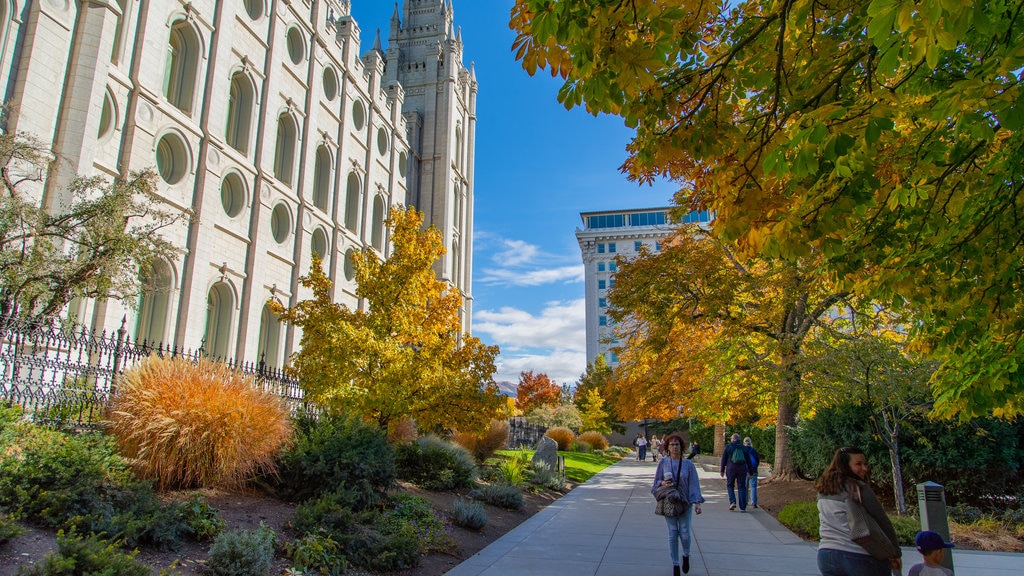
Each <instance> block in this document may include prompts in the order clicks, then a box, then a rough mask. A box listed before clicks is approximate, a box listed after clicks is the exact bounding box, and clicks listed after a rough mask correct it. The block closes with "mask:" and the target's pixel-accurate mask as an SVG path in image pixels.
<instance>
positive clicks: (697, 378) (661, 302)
mask: <svg viewBox="0 0 1024 576" xmlns="http://www.w3.org/2000/svg"><path fill="white" fill-rule="evenodd" d="M662 245H663V249H662V250H661V251H660V252H658V253H657V254H652V253H651V252H650V251H648V250H644V249H642V250H641V253H640V255H639V256H638V257H637V258H634V259H632V260H630V261H625V260H623V261H621V262H620V263H619V272H618V273H617V275H616V284H615V287H614V288H612V289H611V290H610V292H609V301H610V308H609V315H610V316H611V317H612V318H613V319H614V321H615V322H616V324H618V325H620V326H621V328H620V330H619V334H620V338H621V339H623V341H624V342H625V343H624V345H623V347H622V351H621V354H620V363H619V366H618V369H617V370H616V371H615V374H614V377H613V379H612V382H613V386H615V387H617V388H618V395H617V402H618V403H619V405H618V406H617V410H618V411H619V412H620V413H623V412H625V413H626V414H627V415H629V416H630V417H637V416H640V415H646V416H648V417H660V418H672V417H677V416H679V415H680V411H682V412H683V413H684V414H686V415H689V416H697V417H702V419H704V420H708V421H712V422H728V421H736V420H739V419H743V420H749V419H750V418H751V416H753V417H755V418H756V419H759V420H762V421H764V422H766V423H767V422H768V421H772V420H774V423H775V425H776V437H775V463H774V466H773V469H772V470H773V472H772V476H773V478H781V479H790V478H794V477H795V476H796V471H795V468H794V466H793V463H792V456H791V452H790V449H789V435H788V431H789V428H790V427H792V426H794V425H795V424H796V418H797V415H798V413H799V410H800V407H801V401H802V398H803V396H804V395H805V394H806V390H805V387H804V386H803V383H802V380H801V376H802V374H801V367H800V364H801V362H802V360H803V357H804V352H805V351H804V343H805V341H806V340H807V338H808V336H809V335H810V334H811V332H812V330H814V329H815V327H816V326H817V324H818V322H819V320H820V319H821V318H822V316H823V315H825V314H826V312H828V311H829V310H831V309H832V308H833V307H835V306H836V305H837V304H838V303H839V302H842V301H844V299H845V298H846V297H847V294H845V293H842V292H833V291H831V290H830V289H829V286H828V285H822V283H820V282H818V281H817V279H816V278H814V277H813V276H811V277H808V276H805V275H804V274H803V273H802V270H801V269H800V268H799V267H798V266H796V265H793V264H789V263H785V262H781V261H760V260H749V261H747V262H744V263H741V262H739V261H738V260H737V259H736V258H734V257H732V255H731V253H730V252H729V250H728V249H727V248H726V247H725V246H723V245H722V244H721V243H719V242H717V241H716V240H714V239H713V238H710V237H707V236H704V235H703V234H702V233H700V232H699V231H698V230H695V229H692V228H685V227H684V228H681V229H680V230H678V231H677V232H676V233H674V234H673V235H672V236H671V237H670V238H669V239H667V240H666V241H665V242H663V244H662ZM630 406H632V407H633V410H635V411H634V412H629V411H628V408H627V407H630Z"/></svg>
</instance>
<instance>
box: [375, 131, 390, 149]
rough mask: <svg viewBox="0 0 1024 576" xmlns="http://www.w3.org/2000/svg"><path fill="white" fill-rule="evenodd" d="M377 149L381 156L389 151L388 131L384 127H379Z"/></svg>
mask: <svg viewBox="0 0 1024 576" xmlns="http://www.w3.org/2000/svg"><path fill="white" fill-rule="evenodd" d="M377 151H378V152H380V155H381V156H383V155H385V154H387V153H388V133H387V132H386V131H385V130H384V128H383V127H381V128H377Z"/></svg>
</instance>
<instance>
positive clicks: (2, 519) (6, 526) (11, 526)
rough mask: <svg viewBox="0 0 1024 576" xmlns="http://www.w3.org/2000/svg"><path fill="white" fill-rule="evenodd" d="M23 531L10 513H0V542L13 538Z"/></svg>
mask: <svg viewBox="0 0 1024 576" xmlns="http://www.w3.org/2000/svg"><path fill="white" fill-rule="evenodd" d="M24 533H25V529H24V528H22V527H21V526H20V525H19V524H18V522H17V521H16V520H15V519H14V517H13V516H11V515H10V514H4V513H0V544H3V543H4V542H7V541H8V540H13V539H15V538H17V537H18V536H21V535H22V534H24Z"/></svg>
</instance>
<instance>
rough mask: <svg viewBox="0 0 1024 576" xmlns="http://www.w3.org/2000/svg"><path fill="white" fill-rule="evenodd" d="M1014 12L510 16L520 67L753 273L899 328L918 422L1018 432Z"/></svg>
mask: <svg viewBox="0 0 1024 576" xmlns="http://www.w3.org/2000/svg"><path fill="white" fill-rule="evenodd" d="M1020 11H1021V6H1020V4H1019V2H1015V1H1007V0H996V1H990V2H948V1H946V0H919V1H914V2H910V1H908V0H871V1H870V2H861V3H857V2H852V3H851V2H840V1H838V0H816V1H813V2H811V1H807V0H797V1H786V2H774V1H768V0H746V1H740V2H691V1H684V0H678V1H670V2H665V1H662V0H633V1H630V2H606V1H604V0H516V2H515V6H514V8H513V10H512V15H511V23H510V24H511V27H512V28H513V29H514V30H515V31H516V32H517V33H518V36H517V38H516V40H515V43H514V45H513V49H514V51H515V54H516V57H517V58H518V59H519V60H521V62H522V64H523V67H524V68H525V69H526V70H527V71H528V72H529V73H531V74H533V73H534V72H536V71H537V70H539V69H543V68H547V69H549V70H550V71H551V73H552V74H553V75H556V76H560V77H562V78H563V79H564V80H565V82H564V85H563V86H562V88H561V90H560V91H559V94H558V98H559V100H560V101H561V102H562V103H563V104H565V106H566V107H569V108H571V107H573V106H580V105H582V106H586V108H587V110H589V111H590V112H592V113H594V114H597V113H602V112H603V113H609V114H616V115H620V116H622V117H623V118H624V119H625V121H626V123H627V124H628V125H629V126H632V127H635V128H636V135H635V137H634V139H633V141H632V142H631V144H630V146H629V153H630V157H629V159H628V160H627V161H626V163H625V164H624V166H623V169H624V170H625V171H627V172H628V173H629V175H630V176H631V177H633V178H635V179H637V180H639V181H649V180H651V179H654V178H659V177H667V178H670V179H672V180H675V181H678V182H679V183H680V185H681V187H682V189H681V190H680V192H679V193H678V194H677V196H676V198H675V202H676V203H677V204H678V206H680V207H681V208H682V209H684V210H692V209H701V210H710V211H712V212H714V214H715V221H714V223H713V228H712V233H713V234H714V235H715V236H716V237H718V238H720V239H722V240H723V241H725V242H727V243H732V242H735V244H736V246H737V247H738V249H739V250H740V251H741V252H742V253H743V254H745V255H748V256H754V255H757V256H762V257H768V258H781V259H784V260H786V261H788V262H796V261H801V260H804V259H806V258H807V257H808V256H810V255H812V254H813V255H815V257H816V259H817V261H816V262H815V265H816V266H817V268H818V272H819V273H820V274H821V275H822V276H823V277H825V278H828V279H831V280H833V281H835V282H837V283H839V284H840V286H839V288H840V289H843V290H850V291H853V292H856V293H858V294H862V295H864V296H866V297H869V298H871V299H873V300H875V301H876V302H882V303H889V304H891V305H892V306H893V307H904V311H909V312H913V313H914V314H916V318H915V320H914V322H913V323H912V324H910V326H911V327H912V333H911V336H912V345H913V346H914V347H916V348H917V349H918V350H921V351H924V352H926V353H929V354H931V355H932V356H933V357H934V358H936V359H938V360H940V361H941V362H942V363H941V365H940V367H939V369H938V371H937V372H936V374H935V376H934V377H933V378H932V385H933V388H934V393H935V397H936V404H935V410H936V411H937V412H938V413H939V414H941V415H953V414H957V413H959V414H960V415H961V416H962V417H964V418H967V417H970V416H974V415H979V414H984V413H988V412H989V411H992V412H994V413H995V414H996V415H1000V416H1004V417H1010V416H1013V415H1016V414H1020V413H1022V412H1024V403H1021V402H1020V399H1021V398H1022V397H1024V377H1022V376H1021V375H1022V371H1024V362H1022V361H1021V360H1022V359H1024V342H1022V335H1024V290H1021V285H1022V283H1024V269H1022V268H1021V266H1020V264H1019V263H1020V262H1022V261H1024V226H1021V224H1020V214H1021V213H1022V210H1024V194H1021V191H1022V190H1024V162H1022V160H1024V153H1022V151H1024V141H1022V134H1021V132H1020V129H1021V127H1022V126H1024V93H1022V85H1021V74H1020V70H1021V69H1022V68H1024V52H1021V50H1020V46H1021V45H1022V44H1024V19H1022V18H1021V14H1020Z"/></svg>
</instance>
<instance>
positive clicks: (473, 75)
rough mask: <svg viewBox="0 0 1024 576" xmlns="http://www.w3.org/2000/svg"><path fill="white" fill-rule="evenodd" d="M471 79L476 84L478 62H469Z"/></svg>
mask: <svg viewBox="0 0 1024 576" xmlns="http://www.w3.org/2000/svg"><path fill="white" fill-rule="evenodd" d="M469 77H470V79H472V80H473V82H476V62H473V61H472V60H470V61H469Z"/></svg>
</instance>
